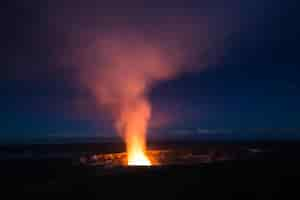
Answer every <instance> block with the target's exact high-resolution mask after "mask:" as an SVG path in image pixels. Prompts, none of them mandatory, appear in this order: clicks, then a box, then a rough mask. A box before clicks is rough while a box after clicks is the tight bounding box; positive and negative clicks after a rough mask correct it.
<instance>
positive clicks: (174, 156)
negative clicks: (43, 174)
mask: <svg viewBox="0 0 300 200" xmlns="http://www.w3.org/2000/svg"><path fill="white" fill-rule="evenodd" d="M146 153H147V156H148V158H149V159H150V161H151V164H152V166H167V165H197V164H204V163H210V162H215V161H222V160H230V159H231V158H230V156H228V155H225V154H218V153H216V152H212V153H195V152H190V151H173V150H149V151H147V152H146ZM80 163H81V164H83V165H90V166H102V167H122V166H123V167H125V166H127V153H125V152H122V153H105V154H94V155H88V156H82V157H81V158H80Z"/></svg>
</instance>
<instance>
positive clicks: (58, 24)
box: [0, 0, 300, 139]
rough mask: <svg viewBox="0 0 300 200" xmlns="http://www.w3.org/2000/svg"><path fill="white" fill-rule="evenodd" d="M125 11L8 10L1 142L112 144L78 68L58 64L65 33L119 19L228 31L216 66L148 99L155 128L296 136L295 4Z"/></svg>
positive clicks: (50, 5)
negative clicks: (285, 131) (166, 20)
mask: <svg viewBox="0 0 300 200" xmlns="http://www.w3.org/2000/svg"><path fill="white" fill-rule="evenodd" d="M120 2H125V1H110V3H105V2H103V1H95V0H89V1H79V0H76V1H68V0H64V1H58V0H57V1H56V0H54V1H49V2H47V1H38V0H27V1H14V0H12V1H8V2H6V3H4V4H3V3H2V5H1V8H2V9H3V11H1V12H0V13H1V14H0V15H1V17H0V21H1V31H0V44H1V48H0V51H1V56H0V58H1V59H0V67H1V68H0V83H1V84H0V95H1V96H0V139H7V138H13V139H18V138H25V137H46V138H47V137H52V136H57V137H59V136H63V137H72V136H83V137H94V136H110V135H111V136H115V134H114V133H112V132H113V130H112V128H111V126H112V125H111V122H110V120H109V119H108V117H107V115H106V113H101V112H96V111H95V108H94V107H95V103H94V102H93V100H91V98H90V97H89V93H88V92H87V91H85V90H84V89H82V88H80V87H78V84H77V82H76V80H74V76H72V74H73V73H74V68H73V67H72V66H70V65H68V64H66V63H64V62H61V60H60V58H61V56H62V54H67V53H68V48H67V44H66V43H67V42H68V41H69V38H68V37H67V34H66V33H70V32H76V31H79V29H83V28H86V29H89V28H90V27H93V28H97V29H101V28H102V26H104V25H103V24H106V23H107V24H108V25H107V26H109V24H110V23H111V21H110V20H111V16H117V15H119V16H117V17H116V18H117V20H118V19H119V18H122V20H124V21H126V20H128V21H130V20H132V19H134V22H133V23H134V24H135V26H137V27H139V26H143V24H145V23H152V22H153V20H152V19H154V18H157V16H164V17H165V16H177V15H178V16H188V17H191V18H195V19H196V18H197V17H199V16H206V15H207V16H216V18H215V19H216V20H211V21H210V22H209V23H210V25H211V26H214V27H217V28H216V31H218V27H223V28H224V29H225V30H228V31H226V33H225V34H224V35H225V36H224V41H223V42H222V46H223V48H222V50H221V53H220V56H218V59H217V60H216V61H215V62H211V63H208V64H207V67H206V68H205V69H204V70H202V71H201V72H198V73H197V72H193V73H185V74H182V75H180V76H179V77H178V78H176V79H175V80H171V81H165V82H161V83H160V84H159V85H157V86H156V87H155V88H153V90H151V93H150V94H149V95H150V99H151V101H152V102H153V116H152V120H151V127H154V128H157V127H160V128H181V129H184V128H202V129H225V128H226V129H247V128H274V129H276V128H300V126H299V119H300V105H299V102H300V79H299V74H300V69H299V66H300V61H299V55H298V54H299V45H300V37H299V36H300V26H299V21H298V18H300V14H298V10H297V8H296V3H294V2H293V1H285V0H253V1H242V0H227V1H225V0H224V1H223V0H220V1H217V0H211V1H207V0H204V1H199V0H195V1H182V2H181V1H179V0H176V1H171V0H167V1H151V3H147V2H145V3H140V1H128V2H127V1H126V2H127V3H126V5H125V4H124V3H120ZM295 2H296V1H295ZM107 16H110V18H109V20H108V21H105V19H106V17H107ZM120 16H121V17H120ZM212 18H213V17H212ZM223 18H224V21H223V20H219V19H223ZM125 19H126V20H125ZM213 19H214V18H213ZM99 21H100V22H99ZM103 21H104V22H103ZM118 23H121V24H122V25H124V24H125V25H126V23H127V22H126V23H125V22H123V21H121V22H118ZM196 42H197V41H196ZM200 62H201V61H200V60H199V61H198V63H197V62H196V63H193V64H194V65H197V64H199V65H200ZM230 137H233V139H234V137H235V136H233V135H230ZM236 137H238V136H236ZM270 137H272V136H270ZM282 137H283V138H284V137H285V136H284V135H282Z"/></svg>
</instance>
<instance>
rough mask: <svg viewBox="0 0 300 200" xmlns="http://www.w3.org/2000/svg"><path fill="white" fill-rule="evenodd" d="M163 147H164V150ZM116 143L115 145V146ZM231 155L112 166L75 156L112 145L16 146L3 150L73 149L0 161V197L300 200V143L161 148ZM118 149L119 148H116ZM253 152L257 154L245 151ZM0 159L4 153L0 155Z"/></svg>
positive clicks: (2, 150) (5, 147)
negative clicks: (173, 163) (178, 163)
mask: <svg viewBox="0 0 300 200" xmlns="http://www.w3.org/2000/svg"><path fill="white" fill-rule="evenodd" d="M164 145H165V146H164ZM117 146H118V145H116V146H115V147H116V148H117ZM157 146H161V147H172V148H179V149H180V148H195V149H197V148H198V150H199V149H202V150H203V151H207V152H209V151H212V150H214V151H223V152H230V155H234V156H232V158H233V159H232V160H230V161H224V162H223V161H222V162H212V163H210V164H203V165H197V166H188V165H187V166H161V167H150V168H147V167H146V168H131V167H130V168H113V169H103V168H101V167H91V166H82V165H79V164H78V159H76V158H78V157H77V154H78V153H79V152H85V153H87V152H94V151H100V150H101V151H103V152H105V151H106V150H109V148H112V147H114V145H108V144H107V146H105V145H100V144H98V145H97V144H89V145H88V144H85V145H84V144H80V145H79V144H77V145H76V144H69V145H48V146H47V145H27V146H26V145H23V146H20V145H15V146H11V145H10V146H2V147H1V148H0V150H1V152H4V151H5V152H6V153H7V152H12V151H15V152H16V151H18V152H22V151H24V149H26V152H27V153H28V151H29V152H31V154H34V153H33V152H36V151H39V152H40V153H41V152H44V153H45V152H47V151H46V150H47V149H48V151H49V152H50V151H52V152H53V151H56V153H58V152H62V151H64V152H66V151H67V150H68V151H71V152H72V155H73V156H70V157H68V156H65V157H62V158H54V157H51V158H49V157H48V158H40V157H39V158H38V159H35V158H34V156H33V157H32V158H28V157H27V158H19V159H15V158H14V159H11V158H10V159H3V158H2V160H1V161H0V169H1V170H0V177H1V180H0V182H1V190H2V191H1V195H2V196H7V195H9V196H8V197H9V198H3V199H17V198H18V199H21V198H22V199H24V198H28V197H32V198H39V199H74V198H76V199H77V198H81V199H107V198H109V199H114V198H119V199H175V198H181V199H239V200H241V199H299V198H300V189H298V188H299V181H300V179H299V178H300V170H299V169H300V159H299V153H300V146H299V144H298V143H295V142H293V143H289V142H286V143H260V144H258V143H256V144H254V143H252V144H249V143H248V144H245V143H240V144H228V143H227V144H220V143H219V144H195V143H194V144H181V145H178V144H174V143H173V144H171V143H170V144H159V145H156V147H157ZM119 148H120V147H119ZM249 148H256V149H259V150H262V152H260V153H255V154H252V153H249V152H248V151H247V149H249ZM2 155H3V153H2Z"/></svg>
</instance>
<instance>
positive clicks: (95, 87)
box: [73, 25, 212, 163]
mask: <svg viewBox="0 0 300 200" xmlns="http://www.w3.org/2000/svg"><path fill="white" fill-rule="evenodd" d="M183 30H184V31H182V30H180V28H179V29H177V31H176V30H174V29H172V27H171V28H170V27H168V29H166V31H162V30H161V29H160V30H159V31H156V32H154V33H153V32H151V31H145V30H143V31H140V30H136V29H130V28H127V29H116V30H110V31H105V32H104V31H101V32H92V33H91V32H86V33H83V34H81V36H82V37H81V40H80V44H79V46H78V47H77V48H73V49H75V52H74V54H73V56H74V57H73V60H74V62H75V63H76V64H78V66H80V73H79V74H80V79H81V82H82V84H83V85H84V86H85V87H87V88H89V90H90V91H91V93H92V94H93V96H94V97H95V98H96V101H97V103H98V105H99V106H100V107H101V108H102V109H103V108H104V109H105V110H106V113H108V114H110V115H109V117H111V118H112V120H113V123H114V127H115V128H116V130H117V132H118V133H119V135H120V136H121V137H122V138H124V140H125V142H126V146H127V152H128V155H129V158H128V160H129V161H128V163H130V159H131V158H130V156H131V155H134V153H136V152H141V153H143V152H145V150H146V132H147V127H148V122H149V119H150V117H151V102H150V101H149V98H148V94H149V92H150V91H151V89H153V88H154V87H155V85H156V84H158V83H160V82H161V81H165V80H169V79H173V78H175V77H176V76H178V75H179V74H181V73H183V72H188V71H193V70H198V69H201V68H203V66H204V65H202V64H201V63H199V62H198V61H197V67H195V65H193V64H192V60H193V59H194V58H195V57H197V59H199V58H201V59H202V63H206V61H204V62H203V60H205V59H206V60H207V58H206V57H205V56H206V55H207V50H208V49H209V47H210V45H211V43H212V40H209V39H208V35H209V34H208V33H207V32H205V31H202V33H201V35H199V32H197V34H198V35H197V37H198V39H197V42H199V43H201V48H198V47H199V46H198V45H197V44H195V41H194V40H193V39H194V38H195V35H194V33H195V32H193V31H192V28H191V26H189V27H187V25H185V26H184V27H183ZM199 36H201V37H199ZM82 38H84V39H86V38H87V39H86V40H83V39H82ZM195 55H196V56H195ZM202 57H203V58H202ZM139 156H141V155H135V157H139ZM132 159H133V158H132Z"/></svg>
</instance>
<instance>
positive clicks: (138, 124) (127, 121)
mask: <svg viewBox="0 0 300 200" xmlns="http://www.w3.org/2000/svg"><path fill="white" fill-rule="evenodd" d="M124 107H125V108H127V109H123V110H122V112H121V114H120V118H119V119H118V120H117V124H116V125H117V128H118V130H119V131H120V132H121V133H123V134H124V137H125V142H126V147H127V164H128V165H139V166H149V165H151V162H150V160H149V159H148V158H147V155H146V153H145V152H146V131H147V130H146V129H147V124H148V121H149V118H150V110H151V106H150V104H149V103H148V101H147V100H146V99H145V98H144V97H136V98H134V99H133V100H132V101H130V102H129V103H127V104H126V106H124Z"/></svg>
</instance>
